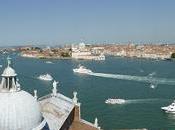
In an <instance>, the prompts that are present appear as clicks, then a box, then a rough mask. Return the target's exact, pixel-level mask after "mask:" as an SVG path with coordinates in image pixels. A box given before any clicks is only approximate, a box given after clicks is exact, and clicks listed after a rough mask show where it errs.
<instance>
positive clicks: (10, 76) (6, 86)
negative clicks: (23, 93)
mask: <svg viewBox="0 0 175 130" xmlns="http://www.w3.org/2000/svg"><path fill="white" fill-rule="evenodd" d="M10 65H11V61H10V58H9V57H8V58H7V67H6V68H5V69H4V71H3V73H2V75H1V76H2V81H1V84H0V91H1V92H14V91H19V90H20V85H19V83H18V81H17V74H16V72H15V70H14V69H13V68H12V67H11V66H10Z"/></svg>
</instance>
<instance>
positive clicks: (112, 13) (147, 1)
mask: <svg viewBox="0 0 175 130" xmlns="http://www.w3.org/2000/svg"><path fill="white" fill-rule="evenodd" d="M80 41H85V42H93V43H95V42H127V41H133V42H141V41H150V42H154V41H170V42H174V41H175V0H0V46H4V45H23V44H29V43H36V44H50V45H51V44H63V43H71V42H74V43H75V42H80Z"/></svg>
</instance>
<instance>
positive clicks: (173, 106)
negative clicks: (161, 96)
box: [161, 101, 175, 113]
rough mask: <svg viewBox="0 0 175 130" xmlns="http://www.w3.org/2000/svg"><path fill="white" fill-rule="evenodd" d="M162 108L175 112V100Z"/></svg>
mask: <svg viewBox="0 0 175 130" xmlns="http://www.w3.org/2000/svg"><path fill="white" fill-rule="evenodd" d="M161 109H162V110H163V111H165V112H166V113H175V101H173V103H171V104H170V105H169V106H166V107H161Z"/></svg>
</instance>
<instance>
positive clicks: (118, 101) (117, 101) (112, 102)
mask: <svg viewBox="0 0 175 130" xmlns="http://www.w3.org/2000/svg"><path fill="white" fill-rule="evenodd" d="M105 103H106V104H124V103H126V100H124V99H119V98H114V99H113V98H109V99H107V100H106V101H105Z"/></svg>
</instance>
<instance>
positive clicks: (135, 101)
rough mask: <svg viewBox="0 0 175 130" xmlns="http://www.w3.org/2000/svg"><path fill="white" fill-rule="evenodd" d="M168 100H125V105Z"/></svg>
mask: <svg viewBox="0 0 175 130" xmlns="http://www.w3.org/2000/svg"><path fill="white" fill-rule="evenodd" d="M163 100H168V99H159V98H149V99H129V100H126V103H127V104H137V103H155V102H159V101H163Z"/></svg>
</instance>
